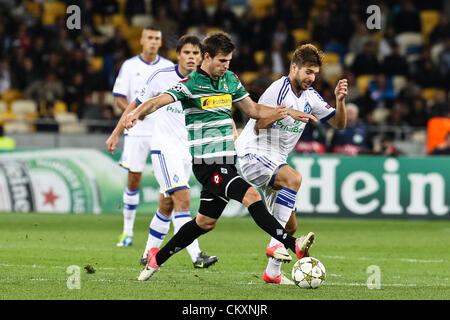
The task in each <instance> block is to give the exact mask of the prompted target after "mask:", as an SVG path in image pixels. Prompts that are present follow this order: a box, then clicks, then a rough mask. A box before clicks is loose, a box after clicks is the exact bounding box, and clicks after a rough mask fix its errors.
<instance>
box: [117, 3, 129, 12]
mask: <svg viewBox="0 0 450 320" xmlns="http://www.w3.org/2000/svg"><path fill="white" fill-rule="evenodd" d="M116 2H117V4H118V5H119V12H120V13H122V14H124V13H125V6H126V5H127V0H116Z"/></svg>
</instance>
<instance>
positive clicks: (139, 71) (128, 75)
mask: <svg viewBox="0 0 450 320" xmlns="http://www.w3.org/2000/svg"><path fill="white" fill-rule="evenodd" d="M169 66H173V62H172V61H170V60H167V59H165V58H163V57H161V56H159V55H158V56H157V57H156V60H155V61H153V62H152V63H148V62H146V61H144V60H143V59H142V57H141V55H140V54H139V55H137V56H135V57H133V58H130V59H128V60H126V61H125V62H124V63H123V64H122V66H121V68H120V71H119V74H118V76H117V78H116V82H115V83H114V87H113V95H114V96H121V97H125V98H126V99H127V100H128V102H131V101H133V100H134V99H135V98H136V97H137V95H138V94H139V91H140V90H141V88H142V87H143V86H144V85H145V82H146V81H147V79H148V78H149V77H150V76H151V75H152V74H153V73H154V72H155V71H157V70H158V69H161V68H166V67H169ZM151 126H152V123H151V117H148V118H146V119H144V120H143V121H138V123H137V124H136V126H134V127H133V128H131V129H130V130H128V131H127V130H126V131H125V132H126V133H128V135H136V136H140V135H142V136H150V135H151V131H152V130H151Z"/></svg>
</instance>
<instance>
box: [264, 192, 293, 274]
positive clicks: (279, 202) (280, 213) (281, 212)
mask: <svg viewBox="0 0 450 320" xmlns="http://www.w3.org/2000/svg"><path fill="white" fill-rule="evenodd" d="M296 197H297V192H295V191H293V190H291V189H288V188H282V189H281V190H280V192H279V193H278V196H277V199H276V200H275V204H274V206H273V216H274V217H275V219H277V221H278V222H279V223H280V224H281V225H282V226H283V228H284V227H285V226H286V224H287V222H288V221H289V218H290V217H291V214H292V210H293V208H294V205H295V198H296ZM278 243H279V241H278V240H276V239H275V238H272V239H270V244H269V246H274V245H276V244H278ZM281 264H282V262H281V261H278V260H276V259H274V258H269V262H268V263H267V267H266V273H267V275H268V276H269V277H277V276H278V275H279V274H280V273H281Z"/></svg>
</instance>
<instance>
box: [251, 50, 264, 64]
mask: <svg viewBox="0 0 450 320" xmlns="http://www.w3.org/2000/svg"><path fill="white" fill-rule="evenodd" d="M265 57H266V52H265V51H264V50H258V51H256V52H255V53H254V55H253V58H254V59H255V62H256V63H257V64H258V65H262V64H263V63H264V58H265Z"/></svg>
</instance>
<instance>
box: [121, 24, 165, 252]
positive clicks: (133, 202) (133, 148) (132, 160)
mask: <svg viewBox="0 0 450 320" xmlns="http://www.w3.org/2000/svg"><path fill="white" fill-rule="evenodd" d="M140 43H141V45H142V52H141V53H140V54H139V55H137V56H135V57H133V58H130V59H128V60H126V61H125V62H124V63H123V64H122V66H121V68H120V71H119V74H118V76H117V79H116V82H115V83H114V88H113V94H114V96H115V100H116V103H117V105H118V106H119V107H120V108H121V109H122V110H125V108H126V107H127V106H128V104H129V103H130V102H131V101H134V99H135V98H136V96H137V95H138V93H139V90H141V88H142V87H143V86H144V84H145V82H146V81H147V79H148V78H149V76H150V75H152V74H153V73H154V72H155V71H156V70H158V69H161V68H165V67H169V66H173V63H172V62H171V61H169V60H167V59H165V58H163V57H161V56H159V55H158V50H159V48H160V47H161V45H162V35H161V31H160V30H159V29H155V28H153V27H148V28H144V29H143V30H142V36H141V39H140ZM151 133H152V117H151V116H150V117H147V118H145V119H144V120H142V121H139V122H138V123H137V124H136V126H135V127H133V128H131V129H130V130H126V131H125V133H124V136H125V138H124V145H123V152H122V156H121V159H120V162H119V164H120V165H121V166H122V167H124V168H126V169H128V182H127V187H126V188H125V191H124V194H123V232H122V235H121V236H120V239H119V242H118V243H117V246H120V247H126V246H131V245H132V244H133V228H134V220H135V217H136V208H137V206H138V205H139V188H140V186H141V180H142V171H143V170H144V167H145V163H146V160H147V157H148V156H149V154H150V150H151V149H150V148H151V146H150V145H151Z"/></svg>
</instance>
